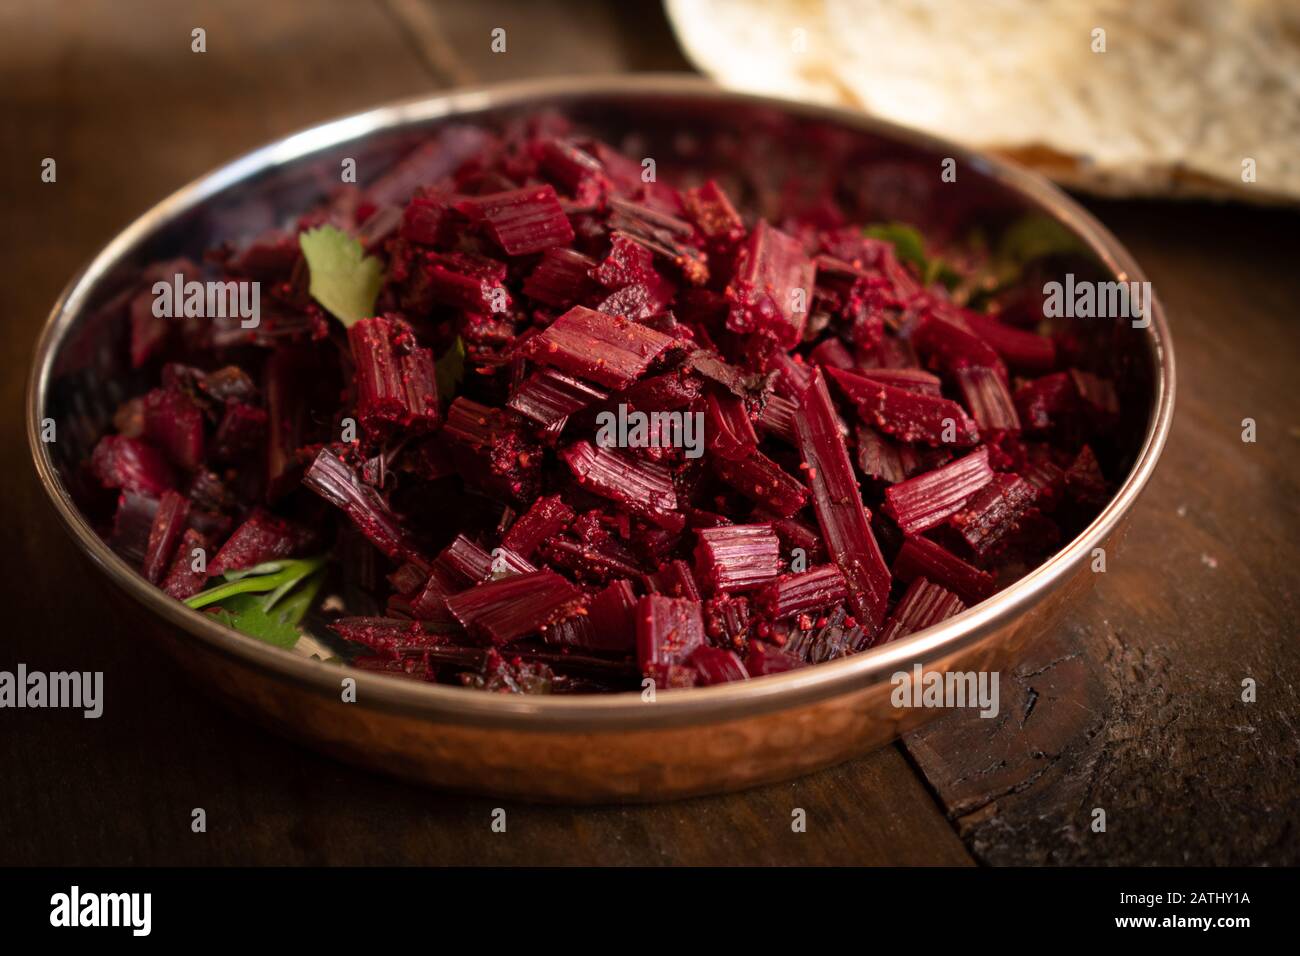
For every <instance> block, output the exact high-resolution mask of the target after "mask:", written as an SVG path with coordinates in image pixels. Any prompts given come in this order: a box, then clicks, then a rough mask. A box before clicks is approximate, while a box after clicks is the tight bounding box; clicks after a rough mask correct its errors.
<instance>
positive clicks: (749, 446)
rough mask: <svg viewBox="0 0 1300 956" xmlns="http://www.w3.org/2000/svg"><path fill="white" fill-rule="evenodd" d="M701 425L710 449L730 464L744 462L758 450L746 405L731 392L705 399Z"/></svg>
mask: <svg viewBox="0 0 1300 956" xmlns="http://www.w3.org/2000/svg"><path fill="white" fill-rule="evenodd" d="M704 416H705V417H704V423H705V427H706V428H707V429H708V436H709V447H710V448H711V449H712V450H713V451H715V452H716V453H717V454H719V455H721V456H722V457H723V458H726V459H728V460H729V461H743V460H744V459H746V458H748V457H749V456H750V455H752V454H754V452H755V451H757V450H758V435H757V434H756V433H755V432H754V423H753V422H752V421H751V420H750V417H749V412H748V410H746V408H745V403H744V401H743V400H741V399H740V398H737V397H736V396H735V395H732V394H730V393H726V394H720V393H717V392H714V391H710V392H709V393H708V394H707V395H706V396H705V412H704Z"/></svg>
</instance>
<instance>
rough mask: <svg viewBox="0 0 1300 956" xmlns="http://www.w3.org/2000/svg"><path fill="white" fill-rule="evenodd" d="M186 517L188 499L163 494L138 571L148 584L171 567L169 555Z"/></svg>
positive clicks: (182, 528)
mask: <svg viewBox="0 0 1300 956" xmlns="http://www.w3.org/2000/svg"><path fill="white" fill-rule="evenodd" d="M189 517H190V502H189V499H187V498H185V497H183V496H182V495H180V494H178V493H177V492H175V491H170V490H168V491H164V492H163V494H162V497H161V498H159V499H158V511H157V513H156V514H155V515H154V519H153V526H152V527H151V528H150V529H149V544H148V546H147V547H146V548H145V553H144V562H143V568H142V569H141V570H142V572H143V574H144V576H145V577H146V578H148V579H149V581H150V583H152V584H157V583H158V582H159V581H160V580H162V576H163V574H165V573H166V571H167V569H168V568H169V567H171V560H172V555H173V554H175V552H176V545H177V543H178V542H179V541H180V539H181V536H182V535H183V534H184V533H185V529H186V523H187V522H188V521H189Z"/></svg>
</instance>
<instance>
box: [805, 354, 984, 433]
mask: <svg viewBox="0 0 1300 956" xmlns="http://www.w3.org/2000/svg"><path fill="white" fill-rule="evenodd" d="M827 371H828V372H829V374H830V377H831V379H832V380H833V381H834V382H835V384H836V385H837V386H839V388H840V391H842V392H843V393H844V395H845V397H846V398H848V400H849V401H851V402H853V404H854V405H855V406H856V407H857V410H858V415H859V416H860V417H861V418H862V420H863V421H865V422H868V423H870V424H872V425H875V426H876V427H877V428H879V429H880V430H881V431H883V432H885V433H887V434H890V435H893V436H894V437H896V438H898V439H900V440H902V441H906V442H924V443H925V444H927V445H956V446H965V445H974V444H976V443H977V442H978V441H979V426H978V425H976V423H975V422H974V421H973V420H972V419H971V418H970V416H968V415H967V414H966V411H965V410H964V409H963V408H962V407H961V406H960V405H958V404H957V403H956V402H953V401H949V400H948V399H946V398H940V397H938V396H937V395H925V394H922V393H919V392H913V391H908V390H907V389H904V388H895V387H894V386H892V385H885V384H882V383H880V382H876V381H873V380H871V379H869V378H866V377H865V376H863V375H859V374H856V373H853V372H845V371H842V370H840V369H827Z"/></svg>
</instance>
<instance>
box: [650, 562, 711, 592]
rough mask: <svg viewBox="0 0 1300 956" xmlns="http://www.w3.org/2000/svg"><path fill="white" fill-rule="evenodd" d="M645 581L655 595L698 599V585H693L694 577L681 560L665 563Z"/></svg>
mask: <svg viewBox="0 0 1300 956" xmlns="http://www.w3.org/2000/svg"><path fill="white" fill-rule="evenodd" d="M647 579H648V581H649V584H650V588H651V590H653V591H654V592H655V593H656V594H667V595H668V596H669V597H688V598H695V599H696V600H698V599H699V597H700V588H699V585H698V584H696V583H695V575H694V574H693V573H692V572H691V566H690V564H688V563H687V562H686V561H683V560H682V559H681V558H676V559H674V560H672V561H666V562H664V564H663V565H662V566H661V567H660V568H659V570H658V571H656V572H655V573H654V574H651V575H648V576H647Z"/></svg>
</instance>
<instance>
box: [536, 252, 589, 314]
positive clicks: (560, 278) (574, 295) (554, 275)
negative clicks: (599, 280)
mask: <svg viewBox="0 0 1300 956" xmlns="http://www.w3.org/2000/svg"><path fill="white" fill-rule="evenodd" d="M595 268H596V260H594V259H592V258H590V257H589V256H584V255H583V254H582V253H581V252H578V251H577V250H574V249H562V248H558V247H553V248H550V249H547V250H546V252H545V253H543V254H542V258H541V259H540V260H539V261H538V263H537V265H536V267H534V269H533V271H532V273H531V274H530V275H529V276H528V279H527V281H525V282H524V294H525V295H527V296H529V297H530V298H533V299H536V300H537V301H538V302H543V303H545V304H546V305H553V306H556V307H558V308H562V309H567V308H570V307H571V306H574V305H577V304H578V303H579V302H581V301H583V300H584V299H586V298H587V296H589V295H591V293H592V292H593V291H594V290H595V288H596V283H595V282H593V281H592V279H591V270H593V269H595Z"/></svg>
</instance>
